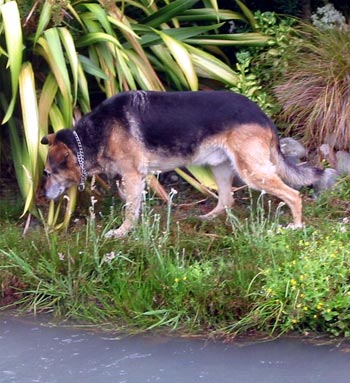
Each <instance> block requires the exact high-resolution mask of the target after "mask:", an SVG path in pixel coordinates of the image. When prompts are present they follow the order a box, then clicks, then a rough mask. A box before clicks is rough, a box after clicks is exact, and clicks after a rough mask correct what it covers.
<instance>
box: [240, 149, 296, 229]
mask: <svg viewBox="0 0 350 383" xmlns="http://www.w3.org/2000/svg"><path fill="white" fill-rule="evenodd" d="M236 163H237V171H238V173H239V176H240V177H241V178H242V180H243V181H244V182H246V183H247V185H248V186H250V187H251V188H253V189H257V190H261V191H265V192H266V193H269V194H272V195H274V196H276V197H278V198H280V199H281V200H282V201H284V202H285V203H286V204H287V205H288V206H289V208H290V210H291V213H292V216H293V225H290V226H293V227H295V228H299V227H302V226H303V223H302V199H301V196H300V193H299V192H298V191H297V190H295V189H292V188H291V187H289V186H288V185H286V184H285V183H284V182H283V181H282V179H281V178H280V177H279V176H278V174H277V172H276V167H275V166H274V165H273V164H272V163H271V162H270V160H269V158H266V157H265V158H260V159H259V160H257V159H253V158H251V159H250V160H249V161H245V160H244V159H242V156H241V155H240V154H238V155H237V161H236Z"/></svg>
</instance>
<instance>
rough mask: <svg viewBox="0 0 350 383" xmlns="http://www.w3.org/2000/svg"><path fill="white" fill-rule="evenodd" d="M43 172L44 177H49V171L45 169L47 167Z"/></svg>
mask: <svg viewBox="0 0 350 383" xmlns="http://www.w3.org/2000/svg"><path fill="white" fill-rule="evenodd" d="M43 173H44V176H45V177H50V176H51V172H50V171H49V170H47V169H44V171H43Z"/></svg>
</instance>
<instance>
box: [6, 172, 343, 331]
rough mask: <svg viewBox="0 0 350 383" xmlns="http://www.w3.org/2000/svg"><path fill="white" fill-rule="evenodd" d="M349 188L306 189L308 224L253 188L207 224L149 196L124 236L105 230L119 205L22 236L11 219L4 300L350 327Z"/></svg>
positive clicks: (154, 318) (193, 318)
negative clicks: (295, 221)
mask: <svg viewBox="0 0 350 383" xmlns="http://www.w3.org/2000/svg"><path fill="white" fill-rule="evenodd" d="M348 190H349V181H348V180H346V179H344V180H342V181H341V182H340V184H339V186H338V188H337V189H336V191H334V192H332V193H326V194H325V195H324V196H323V197H321V198H320V199H319V200H317V201H312V200H311V199H310V198H308V199H307V201H306V203H305V219H306V221H307V226H306V228H305V229H303V230H291V229H285V228H283V226H281V225H284V224H285V223H286V222H288V220H289V219H290V217H289V211H288V209H287V208H285V207H281V206H279V205H277V203H278V202H276V201H274V200H270V197H269V196H267V195H260V196H259V195H258V194H253V195H251V194H250V193H248V192H247V191H245V192H243V198H242V199H241V200H240V201H239V202H238V206H237V209H235V210H233V211H232V212H230V213H229V214H228V218H227V219H225V218H223V219H218V220H215V221H213V222H203V223H202V222H199V221H198V220H196V219H191V218H187V219H184V218H183V215H184V214H183V210H184V208H183V207H182V208H181V207H177V206H175V204H176V203H177V202H178V201H179V199H180V197H181V196H179V195H176V194H175V193H173V192H171V194H170V197H171V203H170V204H169V206H164V205H162V204H160V203H159V202H157V201H155V200H154V199H153V198H146V201H145V203H144V206H143V213H142V218H141V222H140V225H139V226H138V228H137V229H136V230H135V231H134V232H132V233H131V234H130V235H129V236H128V237H127V238H126V239H123V240H116V241H111V240H106V239H105V238H104V233H105V232H106V231H107V230H108V229H109V228H110V227H111V226H117V225H118V224H119V223H120V221H121V218H120V216H119V214H118V213H119V208H120V206H116V207H114V208H113V209H112V210H111V211H108V210H105V213H104V214H103V213H102V214H100V213H99V211H98V209H97V205H94V206H90V213H89V216H87V217H86V218H85V219H80V221H79V222H76V223H75V224H74V225H72V227H71V229H70V230H69V232H67V233H62V232H61V233H59V232H49V231H48V230H47V228H45V225H41V224H40V225H38V226H37V227H35V228H32V229H31V230H30V231H29V232H28V234H27V235H26V236H25V237H24V238H22V237H21V230H22V228H20V227H17V226H16V225H15V224H14V221H13V220H10V219H7V220H6V221H3V222H2V223H1V232H0V268H1V271H0V272H1V274H0V278H1V286H2V309H6V308H7V307H8V306H9V305H10V306H11V304H12V305H15V306H16V307H17V308H20V309H21V310H29V311H31V312H34V313H38V312H43V311H44V312H51V313H52V314H53V315H54V316H56V317H57V318H59V319H63V318H69V319H75V320H79V321H81V322H84V323H94V324H99V325H101V326H102V325H103V326H105V327H107V328H110V329H119V330H124V331H144V330H147V329H158V328H162V329H166V330H176V331H180V332H182V333H191V334H195V333H201V334H207V335H208V334H215V335H218V336H234V335H236V334H238V333H245V332H247V331H251V330H254V331H258V332H261V333H268V334H272V335H280V334H282V333H285V332H288V331H290V330H298V331H305V330H308V331H309V330H312V331H321V332H328V333H330V334H332V335H336V336H348V335H350V332H349V331H350V314H349V307H350V269H349V266H350V265H349V263H350V252H349V248H350V247H349V245H348V242H349V236H350V234H349V233H350V232H349V230H350V226H349V223H348V219H347V206H348V202H347V201H348ZM200 208H201V206H195V205H194V206H193V207H191V208H189V209H188V212H187V214H189V213H190V212H191V211H195V210H196V209H200ZM234 214H235V215H234ZM114 216H116V217H117V218H116V219H114V218H113V217H114Z"/></svg>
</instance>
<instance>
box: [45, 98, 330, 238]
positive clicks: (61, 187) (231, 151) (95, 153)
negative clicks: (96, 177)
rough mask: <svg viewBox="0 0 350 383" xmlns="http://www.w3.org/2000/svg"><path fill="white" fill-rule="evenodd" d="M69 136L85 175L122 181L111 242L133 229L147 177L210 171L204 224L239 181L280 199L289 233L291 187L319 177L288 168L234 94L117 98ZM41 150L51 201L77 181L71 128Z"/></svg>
mask: <svg viewBox="0 0 350 383" xmlns="http://www.w3.org/2000/svg"><path fill="white" fill-rule="evenodd" d="M74 130H75V131H76V133H77V134H78V136H79V139H80V141H81V145H82V148H83V153H84V158H85V168H86V171H87V174H88V175H93V174H99V173H105V174H107V175H108V176H110V177H114V176H116V175H117V174H119V175H121V176H122V179H123V186H124V194H125V197H126V212H125V220H124V222H123V224H122V225H121V226H120V227H119V228H118V229H116V230H111V231H110V232H109V233H108V236H110V237H122V236H124V235H126V234H127V233H128V232H129V231H130V229H132V228H133V227H134V226H135V224H136V222H137V219H138V216H139V211H140V205H141V198H142V191H143V189H144V186H145V177H146V176H147V175H148V174H150V173H152V172H159V171H169V170H172V169H174V168H177V167H183V166H186V165H189V164H196V165H204V164H205V165H209V166H210V167H211V169H212V171H213V174H214V177H215V180H216V182H217V185H218V203H217V206H216V207H215V209H213V210H212V211H211V212H209V213H208V214H206V215H205V216H204V218H212V217H215V216H217V215H218V214H221V213H223V212H225V209H227V208H230V207H231V206H232V204H233V198H232V195H231V194H232V193H231V190H232V187H231V186H232V180H233V177H234V176H235V175H238V176H239V177H240V178H241V180H243V181H244V182H245V183H246V184H247V185H249V186H250V187H252V188H254V189H258V190H264V191H266V192H267V193H270V194H273V195H275V196H277V197H279V198H280V199H281V200H283V201H284V202H285V203H286V204H287V205H288V206H289V207H290V209H291V212H292V216H293V226H295V227H301V226H302V201H301V196H300V193H299V192H298V191H297V190H295V189H293V188H292V187H291V186H293V187H296V188H297V187H300V186H303V185H311V184H314V183H317V181H318V180H319V178H320V177H321V175H322V171H321V170H319V169H316V168H313V167H310V166H306V165H303V166H296V165H294V164H292V163H289V162H288V161H287V160H286V159H285V158H284V157H283V155H282V153H281V150H280V147H279V140H278V136H277V132H276V128H275V126H274V124H273V123H272V122H271V121H270V119H269V118H268V117H267V116H266V115H265V114H264V113H263V112H262V111H261V109H260V108H259V107H258V106H257V105H256V104H255V103H253V102H252V101H250V100H249V99H247V98H246V97H244V96H242V95H238V94H235V93H233V92H226V91H203V92H145V91H135V92H125V93H119V94H117V95H115V96H114V97H112V98H110V99H108V100H106V101H104V102H103V103H102V104H100V105H99V106H98V107H97V108H96V109H94V110H93V111H92V112H91V113H89V114H87V115H86V116H84V117H83V118H82V119H81V120H79V121H78V122H77V124H76V125H75V127H74ZM42 143H44V144H49V154H48V160H47V164H46V168H45V173H46V174H47V176H48V177H47V180H46V185H45V189H46V196H47V197H48V198H49V199H55V198H57V197H58V196H59V195H61V194H62V193H63V192H64V191H65V190H66V188H67V187H69V186H71V185H74V184H78V183H79V181H80V180H81V176H82V169H81V166H79V164H78V161H77V153H78V151H79V149H78V146H77V142H76V139H75V137H74V135H73V133H72V130H71V129H63V130H61V131H59V132H57V133H56V134H50V135H49V136H47V137H44V138H43V139H42ZM288 185H291V186H288Z"/></svg>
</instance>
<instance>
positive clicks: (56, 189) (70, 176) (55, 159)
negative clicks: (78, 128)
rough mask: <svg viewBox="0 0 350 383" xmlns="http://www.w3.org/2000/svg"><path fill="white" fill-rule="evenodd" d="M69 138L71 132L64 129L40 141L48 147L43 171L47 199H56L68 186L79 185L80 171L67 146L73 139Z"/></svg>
mask: <svg viewBox="0 0 350 383" xmlns="http://www.w3.org/2000/svg"><path fill="white" fill-rule="evenodd" d="M71 136H72V132H71V131H69V129H64V130H61V131H59V132H58V133H57V134H56V133H54V134H49V135H48V136H45V137H43V138H42V140H41V143H42V144H44V145H49V152H48V156H47V161H46V164H45V169H44V175H45V177H46V181H45V187H44V188H45V195H46V197H47V198H49V199H56V198H58V197H59V196H60V195H61V194H62V193H63V192H64V191H65V190H66V189H67V188H69V187H70V186H73V185H77V184H79V180H80V177H81V170H80V167H79V164H78V161H77V157H76V155H75V153H74V152H73V150H72V149H71V148H70V145H69V143H70V141H72V140H73V139H74V138H72V137H71ZM71 147H72V146H71Z"/></svg>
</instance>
